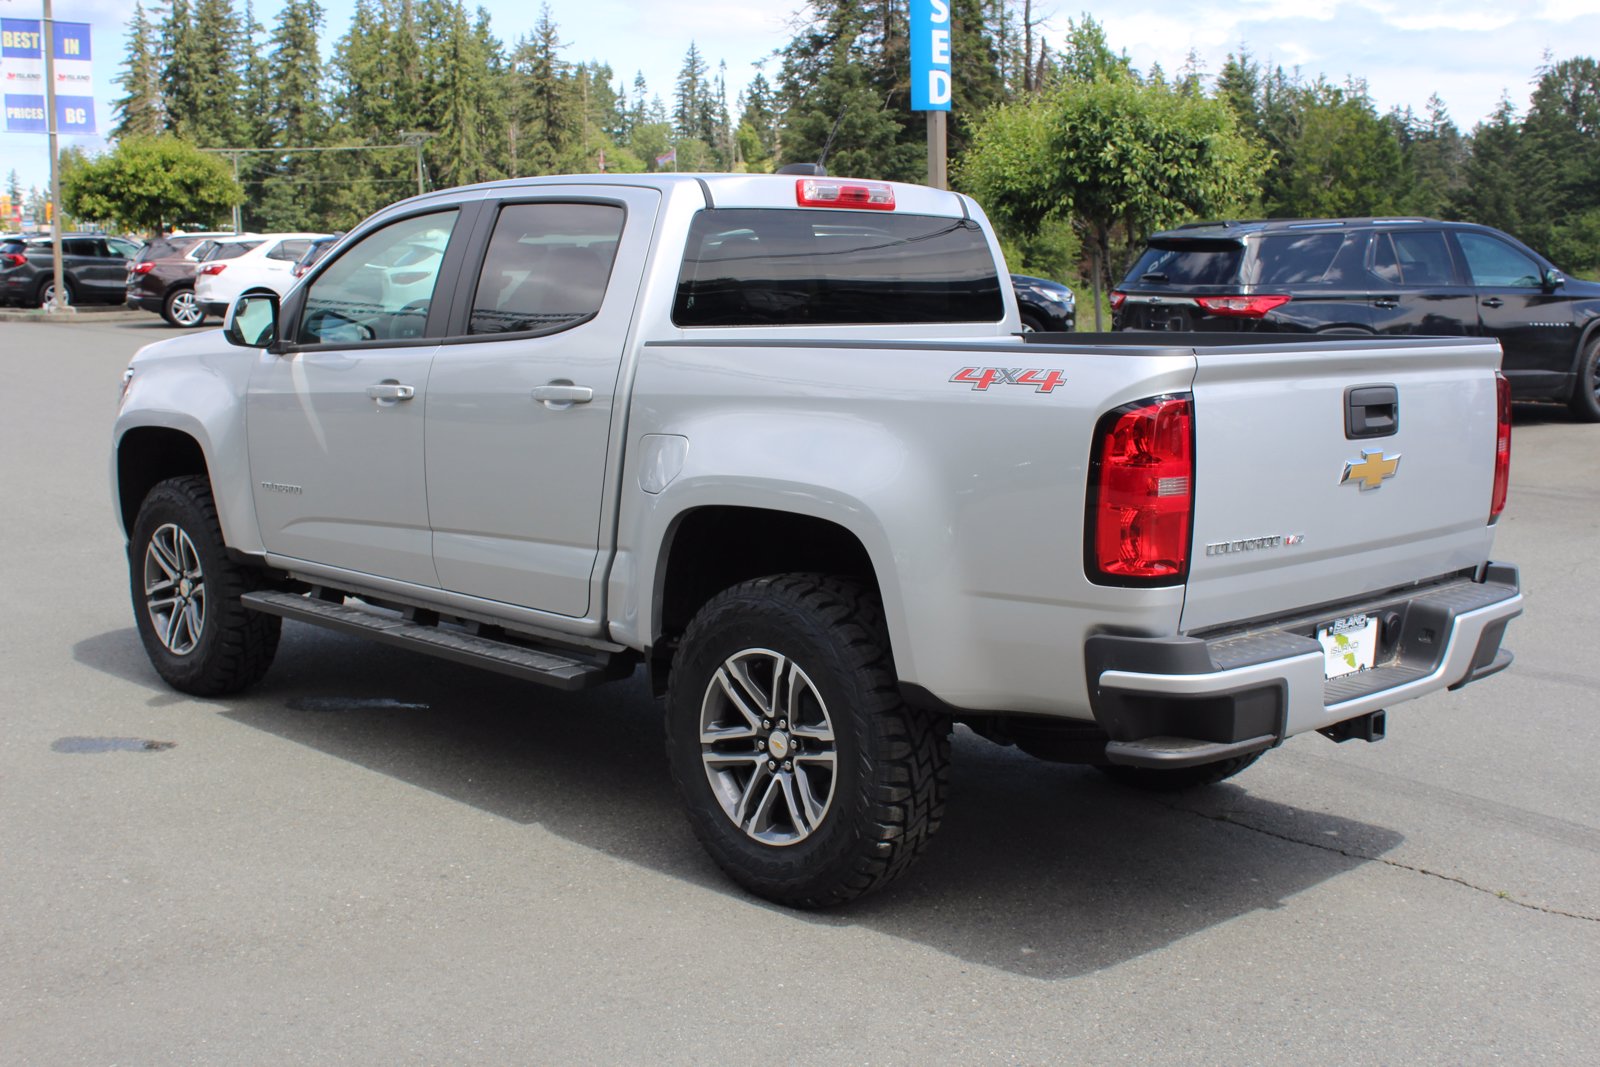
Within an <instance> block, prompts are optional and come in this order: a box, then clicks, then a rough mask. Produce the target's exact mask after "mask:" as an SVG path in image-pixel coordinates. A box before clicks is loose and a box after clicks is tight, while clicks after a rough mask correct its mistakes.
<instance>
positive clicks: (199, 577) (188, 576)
mask: <svg viewBox="0 0 1600 1067" xmlns="http://www.w3.org/2000/svg"><path fill="white" fill-rule="evenodd" d="M144 597H145V609H146V610H147V611H148V612H149V613H150V622H151V624H152V625H153V626H154V627H155V632H156V636H157V637H158V638H160V640H161V643H162V645H164V646H165V647H166V649H167V651H168V652H171V653H172V654H173V655H174V656H187V655H189V654H190V653H191V652H193V651H194V650H195V648H196V647H197V646H198V645H199V644H200V636H201V635H202V634H203V633H204V632H205V625H206V583H205V574H204V573H203V572H202V570H201V568H200V553H199V552H198V551H196V549H195V547H194V542H193V541H191V540H190V539H189V535H188V534H187V533H185V532H184V531H183V529H182V528H181V527H179V526H177V525H176V524H174V523H170V522H169V523H167V524H165V525H163V526H161V527H158V528H157V529H156V532H155V533H154V534H153V535H152V536H151V538H150V543H149V544H148V545H146V546H145V550H144Z"/></svg>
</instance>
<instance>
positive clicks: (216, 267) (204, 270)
mask: <svg viewBox="0 0 1600 1067" xmlns="http://www.w3.org/2000/svg"><path fill="white" fill-rule="evenodd" d="M227 269H228V265H227V264H226V263H207V264H206V265H205V266H203V267H201V268H200V273H201V274H221V273H222V272H223V271H225V270H227Z"/></svg>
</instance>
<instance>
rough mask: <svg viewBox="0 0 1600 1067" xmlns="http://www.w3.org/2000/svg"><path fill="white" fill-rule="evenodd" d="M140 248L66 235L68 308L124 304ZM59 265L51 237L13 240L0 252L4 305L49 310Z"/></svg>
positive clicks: (0, 289)
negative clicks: (126, 278) (126, 284)
mask: <svg viewBox="0 0 1600 1067" xmlns="http://www.w3.org/2000/svg"><path fill="white" fill-rule="evenodd" d="M137 252H138V245H136V244H134V243H133V242H132V241H126V240H123V239H122V238H121V237H107V236H106V235H105V234H103V233H65V234H62V235H61V281H62V284H63V285H64V286H65V287H66V302H67V303H69V304H77V303H85V304H89V303H97V304H120V303H122V298H123V277H124V275H125V274H126V273H127V269H128V260H129V259H131V258H132V257H133V256H134V255H135V254H136V253H137ZM55 291H56V284H55V264H54V262H53V255H52V253H51V249H50V238H48V237H26V238H23V239H22V240H20V241H19V240H15V239H8V240H7V241H6V243H5V245H4V247H3V248H0V304H19V305H21V306H23V307H44V306H45V305H46V304H50V303H53V302H54V300H55Z"/></svg>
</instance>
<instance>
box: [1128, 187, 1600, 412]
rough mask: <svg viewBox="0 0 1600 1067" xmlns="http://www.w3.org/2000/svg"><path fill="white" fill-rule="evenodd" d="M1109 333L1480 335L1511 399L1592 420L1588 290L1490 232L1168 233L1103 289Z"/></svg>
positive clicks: (1596, 317)
mask: <svg viewBox="0 0 1600 1067" xmlns="http://www.w3.org/2000/svg"><path fill="white" fill-rule="evenodd" d="M1111 307H1112V313H1113V318H1112V324H1113V328H1114V329H1120V330H1226V331H1255V330H1269V331H1286V332H1293V333H1319V334H1332V335H1341V334H1342V335H1352V336H1361V335H1372V334H1407V335H1412V336H1428V335H1445V336H1463V335H1465V336H1487V337H1493V338H1495V339H1497V340H1498V341H1499V342H1500V346H1501V348H1502V350H1503V351H1504V362H1503V367H1504V370H1505V373H1506V377H1507V378H1509V379H1510V380H1511V388H1512V393H1513V395H1514V396H1515V397H1516V398H1518V399H1530V400H1532V399H1538V400H1564V401H1566V402H1567V403H1568V404H1569V405H1570V406H1571V408H1572V411H1573V413H1574V414H1575V415H1576V416H1577V417H1578V418H1580V419H1582V420H1583V421H1585V422H1600V284H1596V283H1594V282H1585V281H1579V280H1574V279H1571V278H1567V277H1565V276H1564V275H1563V274H1562V272H1561V271H1560V270H1558V269H1557V268H1556V267H1555V265H1554V264H1552V263H1551V262H1550V261H1549V260H1547V259H1545V258H1544V257H1543V256H1541V255H1539V254H1538V253H1537V252H1535V251H1533V250H1532V249H1530V248H1528V247H1527V246H1526V245H1524V244H1522V243H1521V242H1520V241H1518V240H1516V239H1515V238H1513V237H1510V236H1508V235H1507V234H1504V233H1501V232H1500V231H1499V230H1494V229H1490V228H1489V227H1487V226H1478V225H1475V224H1472V223H1465V222H1440V221H1438V220H1436V219H1420V218H1403V219H1269V220H1265V221H1255V222H1208V223H1196V224H1193V225H1189V226H1181V227H1179V228H1178V229H1176V230H1168V231H1166V232H1164V233H1158V234H1156V235H1155V236H1153V237H1152V238H1150V242H1149V246H1148V247H1147V248H1146V249H1145V251H1144V254H1143V255H1141V256H1140V257H1139V259H1138V261H1137V262H1136V263H1135V264H1134V265H1133V269H1132V270H1130V271H1129V272H1128V274H1127V277H1125V278H1124V279H1123V281H1122V284H1121V285H1120V286H1118V287H1117V289H1116V291H1114V292H1113V293H1112V294H1111Z"/></svg>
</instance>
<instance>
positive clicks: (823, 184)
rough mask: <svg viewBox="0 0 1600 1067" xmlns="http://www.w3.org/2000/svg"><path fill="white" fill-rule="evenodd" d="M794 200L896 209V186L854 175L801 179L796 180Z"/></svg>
mask: <svg viewBox="0 0 1600 1067" xmlns="http://www.w3.org/2000/svg"><path fill="white" fill-rule="evenodd" d="M794 202H795V203H797V204H799V205H800V206H801V207H843V208H854V209H858V210H859V209H867V210H871V211H893V210H894V186H892V185H890V184H889V183H888V182H860V181H856V180H854V179H852V178H801V179H800V180H799V181H797V182H795V183H794Z"/></svg>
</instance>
